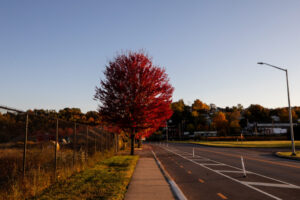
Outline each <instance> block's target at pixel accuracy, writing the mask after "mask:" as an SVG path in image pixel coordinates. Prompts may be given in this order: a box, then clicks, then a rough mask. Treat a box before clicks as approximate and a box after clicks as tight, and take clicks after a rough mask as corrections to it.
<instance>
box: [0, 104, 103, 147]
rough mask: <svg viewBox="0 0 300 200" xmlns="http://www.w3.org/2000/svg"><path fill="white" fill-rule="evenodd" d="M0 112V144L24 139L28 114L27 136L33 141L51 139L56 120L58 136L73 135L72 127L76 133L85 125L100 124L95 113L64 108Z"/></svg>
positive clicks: (54, 130)
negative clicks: (57, 121)
mask: <svg viewBox="0 0 300 200" xmlns="http://www.w3.org/2000/svg"><path fill="white" fill-rule="evenodd" d="M1 111H2V112H0V143H3V142H8V141H20V140H22V138H23V137H24V132H25V122H26V116H27V114H28V116H29V118H28V129H29V136H30V137H34V138H35V140H44V138H45V135H48V138H49V139H53V137H54V136H55V132H56V119H58V120H59V134H60V135H62V136H69V135H71V134H73V131H74V125H75V123H76V124H77V131H79V132H80V131H84V130H85V129H86V125H90V126H94V125H100V124H101V118H100V116H99V113H98V112H96V111H89V112H87V113H82V112H81V110H80V109H79V108H64V109H61V110H59V111H58V112H57V111H55V110H43V109H35V110H28V111H26V112H25V113H22V112H13V111H9V110H6V109H1Z"/></svg>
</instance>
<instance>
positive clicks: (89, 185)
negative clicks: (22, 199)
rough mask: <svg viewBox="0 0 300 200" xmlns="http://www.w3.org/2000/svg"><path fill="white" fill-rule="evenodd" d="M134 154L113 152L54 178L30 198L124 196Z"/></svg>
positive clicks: (132, 169)
mask: <svg viewBox="0 0 300 200" xmlns="http://www.w3.org/2000/svg"><path fill="white" fill-rule="evenodd" d="M137 160H138V156H114V157H111V158H109V159H106V160H104V161H102V162H99V163H97V164H96V165H95V167H93V168H90V169H86V170H84V171H82V172H80V173H78V174H75V175H73V176H71V177H70V178H69V179H67V180H65V181H62V182H58V183H56V184H54V185H53V186H51V187H50V188H48V189H46V190H44V191H43V192H42V194H40V195H38V196H36V197H34V198H32V199H45V200H48V199H49V200H50V199H72V200H73V199H74V200H77V199H78V200H79V199H109V200H119V199H120V200H121V199H124V196H125V193H126V190H127V186H128V184H129V181H130V179H131V176H132V174H133V171H134V168H135V165H136V163H137Z"/></svg>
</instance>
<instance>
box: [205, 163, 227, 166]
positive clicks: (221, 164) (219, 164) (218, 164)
mask: <svg viewBox="0 0 300 200" xmlns="http://www.w3.org/2000/svg"><path fill="white" fill-rule="evenodd" d="M199 164H201V165H216V166H224V165H226V164H223V163H216V164H213V163H199Z"/></svg>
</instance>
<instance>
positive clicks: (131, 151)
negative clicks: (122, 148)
mask: <svg viewBox="0 0 300 200" xmlns="http://www.w3.org/2000/svg"><path fill="white" fill-rule="evenodd" d="M130 155H134V134H133V133H131V150H130Z"/></svg>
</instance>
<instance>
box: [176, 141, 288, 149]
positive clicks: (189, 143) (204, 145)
mask: <svg viewBox="0 0 300 200" xmlns="http://www.w3.org/2000/svg"><path fill="white" fill-rule="evenodd" d="M173 144H188V145H198V146H202V147H214V148H236V149H238V148H240V149H246V148H248V149H251V148H252V149H254V148H255V149H270V148H278V149H280V148H282V149H285V148H286V147H251V146H243V147H234V146H214V145H208V144H199V143H193V142H186V143H180V142H178V143H177V142H173Z"/></svg>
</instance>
